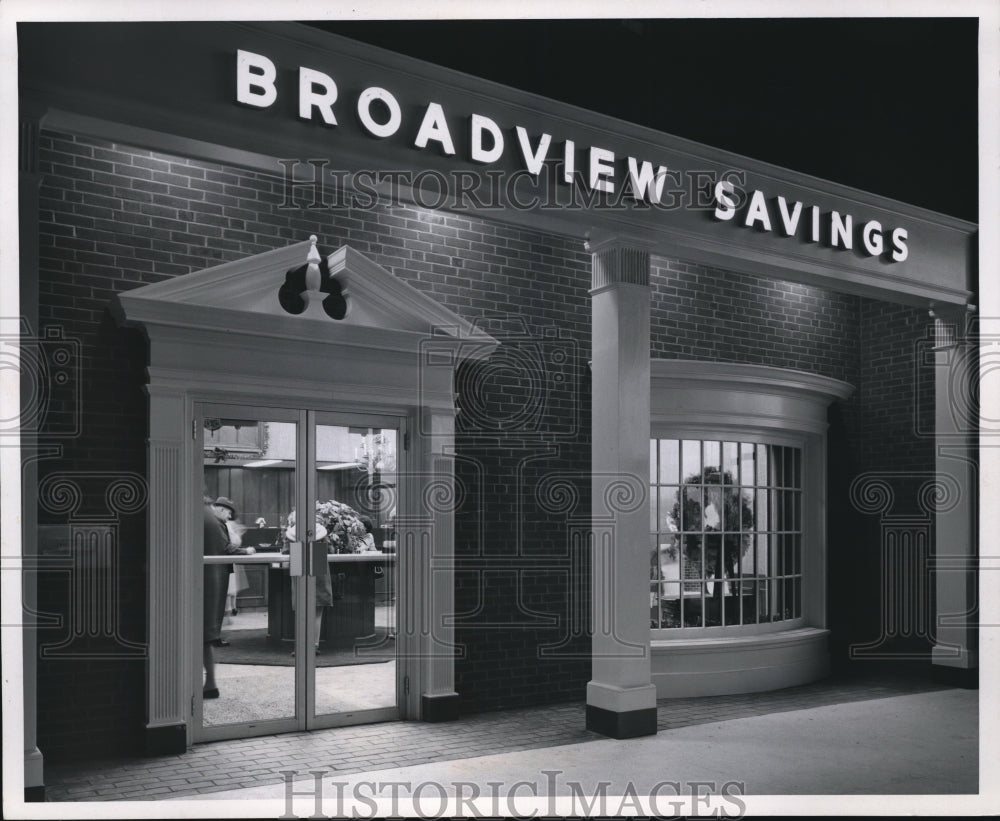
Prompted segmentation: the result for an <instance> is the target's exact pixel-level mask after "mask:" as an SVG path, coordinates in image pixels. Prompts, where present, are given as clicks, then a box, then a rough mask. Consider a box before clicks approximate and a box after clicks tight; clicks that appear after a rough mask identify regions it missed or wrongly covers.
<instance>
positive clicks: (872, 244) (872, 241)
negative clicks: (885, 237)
mask: <svg viewBox="0 0 1000 821" xmlns="http://www.w3.org/2000/svg"><path fill="white" fill-rule="evenodd" d="M861 242H862V243H863V244H864V246H865V250H866V251H867V252H868V253H869V254H871V255H872V256H873V257H877V256H878V255H879V254H881V253H882V250H883V248H884V246H883V244H882V223H880V222H879V221H878V220H869V221H868V222H866V223H865V227H864V228H862V229H861Z"/></svg>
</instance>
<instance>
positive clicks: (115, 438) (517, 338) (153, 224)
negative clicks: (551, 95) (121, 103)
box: [38, 132, 902, 759]
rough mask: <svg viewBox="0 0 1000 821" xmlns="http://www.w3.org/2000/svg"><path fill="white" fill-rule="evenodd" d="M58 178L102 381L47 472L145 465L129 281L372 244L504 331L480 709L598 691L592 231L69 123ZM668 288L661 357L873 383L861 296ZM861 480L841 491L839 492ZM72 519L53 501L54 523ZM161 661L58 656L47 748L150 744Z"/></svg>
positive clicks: (460, 567) (53, 600) (50, 518)
mask: <svg viewBox="0 0 1000 821" xmlns="http://www.w3.org/2000/svg"><path fill="white" fill-rule="evenodd" d="M40 171H41V172H42V173H43V174H44V179H43V183H42V187H41V192H40V194H41V197H40V221H41V222H40V224H41V238H40V242H41V247H40V257H41V265H40V270H39V279H38V287H39V293H40V320H41V324H42V325H43V326H45V325H55V326H58V327H59V328H61V329H62V330H63V332H64V333H65V335H66V336H67V337H72V338H74V339H77V340H79V342H80V346H81V348H80V349H81V372H82V373H83V374H84V375H85V377H86V378H85V380H84V382H83V385H82V398H81V404H80V405H79V413H80V414H81V415H82V420H83V433H82V435H81V436H79V437H78V438H74V439H70V440H67V441H65V442H63V445H64V454H63V457H62V458H61V459H59V460H48V461H46V462H42V463H41V467H40V474H41V476H42V477H45V476H46V474H47V473H49V472H52V471H57V470H108V471H134V472H138V473H140V474H142V473H143V472H144V470H145V466H144V450H145V448H144V431H145V429H146V414H147V406H146V402H145V399H144V397H143V392H142V386H143V384H144V381H145V376H144V367H145V356H146V349H145V343H144V342H143V340H142V337H141V336H140V335H139V334H138V333H137V332H136V331H134V330H123V329H121V328H119V327H117V326H116V325H115V323H114V322H113V321H112V320H111V318H110V316H109V315H108V313H107V306H108V304H109V301H110V300H111V298H112V296H113V295H114V294H115V293H118V292H121V291H123V290H127V289H131V288H134V287H137V286H139V285H142V284H144V283H149V282H155V281H159V280H161V279H164V278H169V277H174V276H181V275H183V274H186V273H189V272H191V271H194V270H199V269H201V268H204V267H207V266H209V265H212V264H216V263H218V262H223V261H229V260H235V259H239V258H242V257H245V256H247V255H251V254H257V253H261V252H263V251H266V250H270V249H272V248H276V247H282V246H285V245H287V244H289V243H292V242H298V241H301V240H303V239H305V238H307V237H308V236H309V235H310V234H316V235H317V236H318V237H319V238H320V246H321V248H322V249H323V250H327V251H329V250H332V249H334V248H336V247H338V246H340V245H342V244H345V243H347V244H350V245H351V246H353V247H354V248H355V249H356V250H358V251H360V252H361V253H364V254H366V255H368V256H369V257H370V258H372V259H373V260H374V261H376V262H377V263H379V264H381V265H382V266H384V267H385V268H387V269H388V270H390V271H391V272H392V273H394V274H395V275H396V276H399V277H400V278H401V279H404V280H405V281H407V282H409V283H410V284H411V285H413V286H414V287H415V288H417V289H419V290H422V291H424V292H425V293H428V294H429V295H431V296H432V297H433V298H435V299H436V300H438V301H439V302H440V303H441V304H443V305H445V306H446V307H448V308H450V309H451V310H453V311H455V312H456V313H458V314H460V315H461V316H463V317H465V318H466V319H468V320H470V321H473V322H478V323H480V324H481V325H482V327H483V328H484V329H485V330H486V331H488V332H489V333H491V334H494V335H495V336H497V337H498V338H500V339H501V341H502V342H503V343H504V344H503V346H502V347H501V348H500V349H499V350H498V352H497V354H496V355H495V356H494V357H493V359H491V361H490V362H488V363H486V364H484V365H467V366H463V367H462V368H461V369H460V371H459V373H458V375H457V379H456V393H457V394H458V409H459V415H458V419H457V428H456V441H457V450H458V457H457V461H456V476H457V479H458V484H459V486H460V487H463V488H465V489H466V490H467V491H468V492H467V493H466V495H465V496H464V497H463V498H461V499H460V500H459V505H458V508H457V511H456V554H457V572H456V591H455V594H456V609H457V612H458V614H459V616H458V623H457V627H456V640H457V642H458V644H459V648H460V652H459V658H458V660H457V663H456V686H457V690H458V692H459V694H460V698H461V701H462V706H463V707H464V709H466V710H470V711H471V710H491V709H499V708H509V707H518V706H524V705H528V704H537V703H542V702H558V701H566V700H571V699H581V698H582V697H583V692H584V685H585V683H586V681H587V680H588V678H589V674H590V663H589V655H588V654H589V644H590V643H589V639H588V637H587V635H586V629H587V625H586V622H587V618H588V614H589V583H588V581H587V580H588V579H589V572H590V571H589V567H588V566H587V564H586V561H585V557H583V556H582V551H581V550H580V543H579V541H578V538H577V536H578V531H579V529H580V528H581V527H584V526H585V523H586V522H587V521H588V519H589V495H590V490H589V472H590V439H589V436H590V433H589V431H590V419H589V415H588V414H589V407H590V391H591V384H590V372H589V367H588V365H587V362H588V360H589V358H590V300H589V295H588V288H589V285H590V257H589V255H588V254H586V253H585V252H584V250H583V245H582V242H580V241H578V240H574V239H569V238H565V237H556V236H547V235H542V234H539V233H535V232H531V231H525V230H523V229H520V228H513V227H509V226H505V225H503V224H499V223H491V222H486V221H484V220H481V219H477V218H472V217H470V216H468V215H450V214H442V213H438V212H433V211H428V210H423V209H419V208H415V207H408V206H402V205H391V204H376V205H374V206H373V207H364V206H363V204H359V203H353V204H352V203H339V204H335V205H333V206H332V207H329V208H319V209H317V208H309V207H308V205H309V204H310V203H311V202H312V200H313V192H312V191H310V190H308V189H305V190H298V191H296V192H293V200H294V206H293V207H285V206H287V205H288V203H287V202H286V200H287V199H288V196H289V192H288V191H287V190H286V189H285V186H284V183H283V182H282V180H281V178H280V177H279V176H277V175H268V174H263V173H259V172H251V171H247V170H244V169H237V168H232V167H226V166H222V165H218V164H213V163H206V162H198V161H192V160H188V159H184V158H181V157H174V156H169V155H164V154H159V153H155V152H149V151H144V150H139V149H134V148H131V147H127V146H121V145H116V144H113V143H110V142H106V141H102V140H98V139H91V138H86V139H84V138H81V137H75V136H73V135H69V134H60V133H53V132H45V133H44V134H43V135H42V138H41V151H40ZM331 199H332V198H331ZM651 287H652V298H653V303H652V319H653V322H652V338H651V351H652V355H653V356H666V357H685V358H698V359H707V360H729V361H739V362H748V363H753V364H768V365H775V366H780V367H793V368H800V369H803V370H810V371H813V372H817V373H822V374H826V375H829V376H833V377H836V378H839V379H846V380H847V381H849V382H852V383H854V384H857V382H858V377H859V371H860V359H861V354H860V342H859V339H860V330H859V322H860V320H859V308H858V300H857V299H855V298H853V297H846V296H840V295H837V294H832V293H828V292H824V291H821V290H819V289H815V288H808V287H806V286H800V285H794V284H791V283H785V282H779V281H776V280H769V279H766V278H761V277H751V276H743V275H735V274H731V273H728V272H724V271H719V270H715V269H712V268H708V267H704V266H698V265H692V264H687V263H681V262H677V261H673V260H666V259H655V260H654V261H653V265H652V268H651ZM899 401H902V399H899ZM60 412H62V413H66V414H72V413H74V412H77V411H75V410H74V408H73V407H71V406H67V407H65V408H62V409H61V411H60ZM843 414H844V418H845V419H846V422H845V424H844V426H843V431H842V432H841V434H839V435H840V438H841V440H842V441H843V442H845V443H846V444H847V446H848V447H847V449H848V450H851V451H852V452H854V451H857V452H861V451H863V450H864V448H862V446H861V444H860V443H861V439H860V437H859V435H858V433H857V425H856V422H857V415H858V412H857V404H856V400H853V401H852V402H851V403H848V404H847V405H846V406H845V408H844V409H843ZM105 490H106V488H102V487H96V488H95V489H94V490H93V491H88V493H87V496H86V498H85V499H84V500H83V507H82V508H81V515H82V513H83V512H84V511H91V510H99V506H100V505H101V504H103V503H104V491H105ZM841 490H842V488H839V487H838V486H837V485H834V484H832V485H831V493H834V494H836V493H839V492H840V491H841ZM65 518H66V517H65V516H64V515H59V514H53V513H45V512H44V511H43V521H44V522H46V523H54V524H57V523H61V522H64V521H65ZM120 527H121V531H120V532H121V539H120V543H119V545H118V553H119V569H120V583H119V584H120V588H121V591H122V592H121V594H120V599H121V606H122V621H123V623H127V624H128V626H129V630H134V631H135V632H136V633H137V634H138V635H139V636H141V635H143V620H144V617H145V616H144V607H145V603H144V594H143V592H142V591H143V586H144V572H145V560H144V550H145V547H144V532H145V523H144V520H143V515H142V513H139V514H136V515H131V516H123V517H122V518H121V522H120ZM43 575H44V576H46V577H45V578H44V579H43V581H42V582H41V584H40V587H41V588H42V590H43V602H42V604H43V609H45V610H47V611H49V612H55V613H60V612H65V609H66V603H65V598H66V596H65V590H66V579H65V577H64V576H62V575H59V574H43ZM48 632H49V633H57V632H58V631H48ZM50 637H51V636H50ZM43 638H45V637H43ZM56 638H58V636H56ZM541 646H545V647H546V650H545V652H542V650H541V649H540V648H541ZM141 668H142V665H141V664H138V663H136V664H123V663H121V662H112V661H101V660H98V659H93V660H90V661H87V660H80V661H76V662H73V663H59V664H57V663H55V662H51V663H50V662H46V661H42V662H41V663H40V668H39V738H40V744H41V745H42V746H43V749H45V750H46V754H47V756H49V757H50V758H53V759H58V758H59V757H60V756H62V755H65V756H78V755H81V754H83V753H86V754H88V755H90V754H93V753H94V751H95V750H100V751H102V752H114V751H115V750H116V749H118V750H120V751H125V750H132V749H135V747H136V745H137V744H138V739H139V737H140V735H141V721H142V719H141V714H142V710H143V704H142V701H143V695H142V693H143V682H142V675H143V671H142V669H141ZM84 716H85V717H86V718H83V717H84ZM123 722H124V723H125V724H127V725H128V727H129V730H128V731H125V732H123V730H122V724H123ZM133 730H134V731H133Z"/></svg>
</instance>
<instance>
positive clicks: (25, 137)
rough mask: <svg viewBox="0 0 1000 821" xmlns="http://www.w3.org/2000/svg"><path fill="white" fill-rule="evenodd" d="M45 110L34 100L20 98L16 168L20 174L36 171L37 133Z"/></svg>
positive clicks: (45, 108)
mask: <svg viewBox="0 0 1000 821" xmlns="http://www.w3.org/2000/svg"><path fill="white" fill-rule="evenodd" d="M47 110H48V107H47V106H45V105H43V104H42V103H39V102H37V101H34V100H22V101H21V104H20V106H19V108H18V122H19V132H20V133H19V136H18V170H19V171H20V172H21V173H22V174H29V175H30V174H36V173H37V172H38V135H39V132H40V131H41V128H42V119H43V118H44V117H45V114H46V111H47Z"/></svg>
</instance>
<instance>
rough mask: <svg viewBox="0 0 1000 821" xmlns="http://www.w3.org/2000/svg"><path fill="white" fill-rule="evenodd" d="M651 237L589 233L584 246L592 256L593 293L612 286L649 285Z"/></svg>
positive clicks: (591, 288) (591, 291)
mask: <svg viewBox="0 0 1000 821" xmlns="http://www.w3.org/2000/svg"><path fill="white" fill-rule="evenodd" d="M653 246H654V243H653V241H652V240H648V239H644V238H642V237H635V236H629V235H626V234H601V235H599V236H594V235H591V236H590V237H589V238H588V239H587V241H586V243H585V245H584V247H585V248H586V249H587V251H588V252H589V253H590V255H591V260H592V262H591V269H592V273H591V287H590V293H591V294H595V293H598V292H599V291H603V290H605V289H606V288H609V287H611V286H613V285H641V286H644V287H649V257H650V253H651V251H652V248H653Z"/></svg>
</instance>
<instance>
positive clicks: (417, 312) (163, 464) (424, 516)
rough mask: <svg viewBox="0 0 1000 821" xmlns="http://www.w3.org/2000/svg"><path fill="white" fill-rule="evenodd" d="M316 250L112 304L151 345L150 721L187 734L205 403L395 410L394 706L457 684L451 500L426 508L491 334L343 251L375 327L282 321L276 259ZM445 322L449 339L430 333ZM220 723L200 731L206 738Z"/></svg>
mask: <svg viewBox="0 0 1000 821" xmlns="http://www.w3.org/2000/svg"><path fill="white" fill-rule="evenodd" d="M310 249H311V243H298V244H296V245H294V246H290V247H289V248H285V249H279V250H278V251H271V252H268V253H266V254H261V255H259V256H257V257H252V258H250V259H248V260H240V261H238V262H234V263H227V264H225V265H220V266H215V267H213V268H210V269H207V270H205V271H200V272H197V273H194V274H190V275H188V276H184V277H178V278H176V279H174V280H170V281H166V282H160V283H156V284H155V285H148V286H144V287H142V288H138V289H136V290H134V291H130V292H127V293H124V294H121V295H120V296H119V299H118V308H119V317H120V319H121V320H122V321H124V322H128V323H133V324H138V325H140V326H142V327H143V329H144V330H145V332H146V334H147V336H148V338H149V344H150V366H149V369H148V375H149V385H148V388H147V392H148V395H149V400H150V421H149V438H148V442H149V467H148V478H149V496H150V514H149V536H148V540H149V541H148V545H149V547H148V550H149V571H148V579H147V583H148V601H149V605H148V607H149V613H148V624H149V673H148V676H147V682H146V686H147V696H148V704H149V715H148V723H147V726H148V727H150V728H153V727H158V726H171V725H177V724H186V725H187V728H188V741H189V743H190V742H191V741H193V740H194V736H195V732H194V729H195V724H196V723H200V716H199V715H197V714H195V715H192V714H191V706H190V705H191V696H192V693H193V692H196V688H197V687H199V686H200V682H201V674H200V667H199V666H198V665H197V664H196V663H195V662H194V660H193V657H192V653H191V652H189V651H190V650H191V648H194V647H199V648H200V643H201V642H200V631H201V625H200V623H199V624H195V623H194V620H193V619H192V617H191V614H192V613H196V612H198V610H199V608H198V607H196V606H195V605H196V604H197V603H196V602H195V601H193V600H192V596H193V595H194V591H196V590H198V589H199V586H198V585H197V584H195V583H194V582H195V573H196V572H197V569H198V568H197V567H196V562H195V559H194V558H193V553H192V551H191V550H190V546H191V545H192V544H197V542H198V540H199V539H200V533H199V531H198V530H197V522H198V520H199V517H198V516H196V515H195V513H196V512H197V510H198V509H199V508H198V504H199V502H200V494H201V491H200V487H199V476H198V472H199V469H200V466H201V459H200V458H199V457H200V442H199V441H197V440H195V439H193V438H192V430H193V426H194V425H195V424H196V422H197V415H196V403H199V402H207V403H212V402H215V403H224V404H227V405H232V404H240V405H248V406H259V407H266V408H290V409H306V410H320V411H336V412H343V413H350V414H355V415H359V416H364V417H367V416H372V415H380V416H393V417H396V418H398V419H399V420H400V435H401V436H404V435H405V434H407V433H409V434H410V451H405V450H401V451H400V456H401V467H402V469H403V471H404V473H405V474H408V478H406V479H405V482H406V487H405V490H404V491H403V492H402V494H401V500H400V517H399V526H400V534H399V539H400V544H404V543H408V544H410V545H411V546H414V547H415V548H416V549H415V550H413V551H412V552H410V553H407V552H406V551H405V550H404V551H402V552H401V554H400V557H399V563H398V566H399V571H398V576H397V578H398V582H399V587H398V590H399V591H400V597H401V599H404V600H405V599H406V597H409V599H410V600H409V601H408V603H407V606H406V607H401V608H399V614H400V615H399V617H400V623H399V625H398V628H399V629H398V633H397V636H398V652H399V659H400V661H401V666H400V668H399V669H400V671H401V674H402V675H409V677H410V682H411V686H410V693H409V695H408V696H407V695H406V694H405V693H403V692H402V688H400V692H399V694H398V704H399V710H400V715H401V716H402V717H404V718H419V717H420V711H421V696H422V695H423V694H429V695H442V694H447V695H451V694H454V654H453V652H452V646H451V645H452V629H451V628H450V627H444V628H441V627H440V625H444V623H445V616H446V615H449V614H451V613H452V612H453V611H454V607H453V601H452V600H453V596H454V591H453V587H454V571H453V569H452V563H453V554H454V545H453V541H454V523H453V511H452V510H451V509H450V508H448V509H439V510H430V511H428V510H424V506H425V493H424V491H425V489H426V488H427V487H428V486H429V484H428V483H431V482H436V483H443V485H445V486H447V485H449V484H450V483H453V481H454V476H453V463H452V460H450V459H447V458H445V459H442V458H440V457H441V456H442V455H445V454H448V453H449V452H450V451H451V449H452V446H453V430H454V414H455V402H454V395H453V388H452V383H453V375H454V367H455V365H456V364H457V362H458V361H459V359H460V358H462V357H463V356H485V355H488V354H489V352H490V351H492V349H493V347H495V345H496V344H497V343H496V341H495V340H493V339H492V338H491V337H489V336H488V335H486V334H482V333H480V332H478V331H477V330H476V329H475V328H474V326H473V325H472V324H471V323H468V322H466V321H465V320H463V319H461V317H458V316H457V315H455V314H453V313H452V312H450V311H448V310H447V309H445V308H443V307H441V306H437V305H435V304H434V303H433V301H432V300H430V299H429V298H428V297H426V296H425V295H423V294H419V292H416V291H415V290H414V289H413V288H412V287H411V286H409V285H407V284H406V283H402V282H400V281H398V280H396V278H395V277H394V276H392V275H391V274H390V273H389V272H387V271H385V269H383V268H381V267H379V266H377V265H375V263H372V262H371V261H369V260H366V259H365V258H364V257H363V256H362V255H360V254H358V253H357V252H356V251H353V250H352V249H341V251H340V252H338V254H336V255H335V258H334V260H333V262H334V264H335V266H336V275H337V276H338V277H344V279H345V281H346V282H347V284H348V288H349V290H351V298H352V299H353V300H354V302H355V306H358V305H361V306H362V310H361V311H360V312H359V314H360V315H361V316H365V315H366V312H365V310H364V307H363V306H365V305H368V306H373V307H372V308H371V309H370V310H369V311H368V312H367V316H368V318H369V320H371V319H372V317H375V316H377V317H378V319H379V321H378V322H377V323H375V324H352V323H350V322H338V321H337V320H333V319H330V318H328V317H325V315H324V316H323V317H322V318H320V319H313V318H309V317H303V316H290V315H288V314H285V313H284V312H283V310H282V309H281V308H280V305H278V304H277V300H276V299H274V300H272V302H271V303H270V304H266V303H265V304H262V303H261V301H260V300H259V295H260V294H261V293H262V292H267V291H268V290H270V289H273V290H274V292H275V293H276V292H277V288H278V287H280V285H281V283H282V281H283V277H284V273H285V270H287V268H290V267H298V266H300V265H302V264H304V263H305V262H306V254H307V253H308V252H309V251H310ZM411 291H412V292H413V293H411ZM413 294H417V296H416V297H415V296H414V295H413ZM442 327H443V328H444V329H445V330H446V331H447V332H449V333H450V335H440V334H439V333H436V332H435V330H436V329H441V328H442ZM418 329H423V330H418ZM425 342H430V343H432V347H433V349H434V350H435V351H441V350H442V346H443V348H444V349H445V350H447V351H450V352H452V353H453V354H454V356H452V357H444V359H445V360H446V361H445V363H444V364H443V365H442V364H440V363H437V364H434V366H433V367H432V366H431V365H432V363H429V362H425V361H424V360H425V359H426V358H427V357H424V356H421V355H422V354H423V352H424V347H423V346H424V344H425ZM418 422H426V424H417V423H418ZM303 464H305V462H303ZM192 688H195V689H194V690H193V689H192ZM292 724H294V722H291V723H289V722H288V721H284V720H282V721H279V722H277V724H275V727H276V729H287V728H290V727H291V726H292ZM227 732H228V731H226V730H224V729H220V730H218V731H216V730H215V729H214V728H208V730H203V731H201V733H200V736H199V737H200V738H209V737H215V736H217V735H219V733H222V734H223V735H226V734H227ZM220 737H221V736H220Z"/></svg>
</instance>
